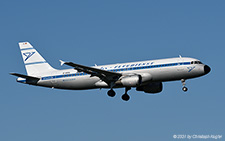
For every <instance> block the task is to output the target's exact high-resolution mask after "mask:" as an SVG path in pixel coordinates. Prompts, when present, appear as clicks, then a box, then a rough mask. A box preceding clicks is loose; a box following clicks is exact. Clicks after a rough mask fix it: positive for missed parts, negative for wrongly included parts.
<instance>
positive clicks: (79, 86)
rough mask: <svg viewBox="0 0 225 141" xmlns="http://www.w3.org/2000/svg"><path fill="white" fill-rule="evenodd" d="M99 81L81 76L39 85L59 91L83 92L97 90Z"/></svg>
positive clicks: (46, 81)
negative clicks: (84, 90) (96, 84)
mask: <svg viewBox="0 0 225 141" xmlns="http://www.w3.org/2000/svg"><path fill="white" fill-rule="evenodd" d="M97 81H99V78H97V77H89V76H80V77H71V78H60V79H52V80H44V81H39V82H38V85H40V86H44V87H54V88H59V89H71V90H83V89H93V88H96V86H95V83H96V82H97Z"/></svg>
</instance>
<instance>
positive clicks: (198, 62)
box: [191, 61, 202, 64]
mask: <svg viewBox="0 0 225 141" xmlns="http://www.w3.org/2000/svg"><path fill="white" fill-rule="evenodd" d="M191 64H202V62H200V61H192V62H191Z"/></svg>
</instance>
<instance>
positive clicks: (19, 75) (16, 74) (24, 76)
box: [10, 73, 40, 80]
mask: <svg viewBox="0 0 225 141" xmlns="http://www.w3.org/2000/svg"><path fill="white" fill-rule="evenodd" d="M10 74H11V75H15V76H18V77H22V78H26V79H30V80H40V78H37V77H33V76H28V75H23V74H18V73H10Z"/></svg>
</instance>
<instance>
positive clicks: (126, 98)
mask: <svg viewBox="0 0 225 141" xmlns="http://www.w3.org/2000/svg"><path fill="white" fill-rule="evenodd" d="M122 99H123V100H124V101H128V100H129V99H130V96H129V95H128V94H124V95H122Z"/></svg>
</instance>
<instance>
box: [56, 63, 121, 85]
mask: <svg viewBox="0 0 225 141" xmlns="http://www.w3.org/2000/svg"><path fill="white" fill-rule="evenodd" d="M60 62H61V65H63V64H66V65H68V66H71V67H74V69H76V70H78V71H80V72H85V73H88V74H91V76H97V77H99V78H100V79H101V80H103V81H105V82H106V83H107V84H109V85H110V83H112V82H115V81H117V80H118V79H119V78H120V77H121V76H122V74H121V73H116V72H111V71H106V70H101V69H97V68H94V67H88V66H83V65H79V64H75V63H72V62H63V61H61V60H60Z"/></svg>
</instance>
